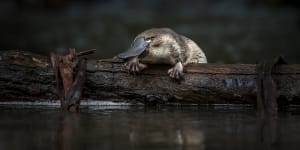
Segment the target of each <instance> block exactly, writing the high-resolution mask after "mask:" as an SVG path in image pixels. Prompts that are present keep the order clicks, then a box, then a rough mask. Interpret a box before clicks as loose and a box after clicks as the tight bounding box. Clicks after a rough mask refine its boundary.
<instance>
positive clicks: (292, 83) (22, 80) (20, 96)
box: [0, 51, 300, 105]
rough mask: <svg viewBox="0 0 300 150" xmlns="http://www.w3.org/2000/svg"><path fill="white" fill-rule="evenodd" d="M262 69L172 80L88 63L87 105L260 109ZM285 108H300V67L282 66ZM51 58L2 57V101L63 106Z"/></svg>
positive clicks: (155, 72)
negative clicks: (258, 88)
mask: <svg viewBox="0 0 300 150" xmlns="http://www.w3.org/2000/svg"><path fill="white" fill-rule="evenodd" d="M256 66H257V65H256V64H198V65H189V66H187V67H185V70H184V72H185V74H184V79H183V80H182V81H180V82H179V81H174V80H171V79H170V78H169V77H168V75H167V70H168V69H169V68H170V67H171V66H168V65H149V67H148V68H147V69H146V70H144V71H143V72H142V73H139V74H136V75H133V74H129V73H128V72H127V71H126V70H124V67H123V62H121V61H118V60H112V59H111V60H89V61H88V62H87V70H86V75H87V76H86V82H85V85H84V93H83V98H84V99H93V100H112V101H116V102H129V103H132V104H134V103H139V102H142V103H145V104H255V103H256V75H257V72H256ZM272 77H273V79H274V81H275V83H276V86H277V90H278V102H279V105H286V104H300V100H299V98H300V64H288V65H286V64H282V65H276V66H275V67H274V70H273V74H272ZM55 87H56V86H55V78H54V74H53V71H52V68H51V66H50V63H49V58H48V57H45V56H39V55H36V54H33V53H30V52H24V51H4V52H1V53H0V101H43V100H58V96H57V94H56V88H55Z"/></svg>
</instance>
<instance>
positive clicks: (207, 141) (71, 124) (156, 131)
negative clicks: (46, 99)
mask: <svg viewBox="0 0 300 150" xmlns="http://www.w3.org/2000/svg"><path fill="white" fill-rule="evenodd" d="M0 118H1V120H0V149H11V150H15V149H30V150H32V149H62V150H69V149H75V150H76V149H78V150H79V149H80V150H81V149H91V150H93V149H125V150H126V149H133V150H135V149H145V150H150V149H151V150H152V149H161V150H168V149H170V150H194V149H197V150H199V149H200V150H201V149H203V150H204V149H284V148H288V149H295V150H296V149H299V148H300V146H299V144H298V139H299V138H300V134H299V133H300V129H299V125H300V116H299V113H298V114H292V113H280V114H279V117H278V118H275V119H274V120H262V119H261V118H257V117H256V114H255V111H254V110H252V109H250V110H249V109H244V108H242V109H230V110H229V109H211V108H166V109H165V108H159V109H145V108H127V109H116V108H115V109H97V110H95V109H84V110H82V112H81V113H74V114H72V113H62V112H60V110H58V109H53V108H52V109H34V108H30V109H28V108H27V109H20V108H18V109H11V108H1V107H0ZM275 122H277V123H275ZM279 127H280V129H279Z"/></svg>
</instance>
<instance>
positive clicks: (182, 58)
mask: <svg viewBox="0 0 300 150" xmlns="http://www.w3.org/2000/svg"><path fill="white" fill-rule="evenodd" d="M140 37H142V38H145V39H146V40H151V42H150V43H149V46H148V48H147V50H146V52H145V53H144V54H143V55H140V56H136V57H135V58H132V59H131V60H129V61H128V62H127V64H129V65H127V66H129V67H127V69H128V70H130V71H133V72H136V71H137V72H139V71H141V70H143V69H144V68H146V67H142V68H138V66H140V65H139V64H141V63H140V61H141V62H144V63H152V64H170V65H174V67H173V68H171V69H169V70H168V74H169V76H170V77H171V78H176V79H178V78H180V77H181V76H182V75H183V73H182V71H183V67H184V66H185V65H187V64H190V63H207V60H206V56H205V54H204V52H203V51H202V50H201V48H200V47H199V46H198V45H197V44H196V43H195V42H194V41H192V40H191V39H189V38H187V37H185V36H182V35H179V34H177V33H176V32H174V31H173V30H171V29H169V28H153V29H149V30H146V31H144V32H142V33H140V34H139V35H137V36H136V38H140ZM132 66H133V67H132Z"/></svg>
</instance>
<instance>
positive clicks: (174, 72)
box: [168, 62, 183, 79]
mask: <svg viewBox="0 0 300 150" xmlns="http://www.w3.org/2000/svg"><path fill="white" fill-rule="evenodd" d="M168 74H169V76H170V77H171V78H173V79H180V78H181V77H183V66H182V64H181V62H178V63H176V65H175V66H174V67H173V68H171V69H169V70H168Z"/></svg>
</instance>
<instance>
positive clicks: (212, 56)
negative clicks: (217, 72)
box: [0, 0, 300, 63]
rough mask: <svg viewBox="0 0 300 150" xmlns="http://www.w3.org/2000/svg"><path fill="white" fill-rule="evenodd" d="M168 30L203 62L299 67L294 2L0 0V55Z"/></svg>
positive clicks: (121, 42) (121, 46) (125, 40)
mask: <svg viewBox="0 0 300 150" xmlns="http://www.w3.org/2000/svg"><path fill="white" fill-rule="evenodd" d="M154 27H169V28H172V29H173V30H175V31H176V32H178V33H179V34H182V35H185V36H187V37H189V38H191V39H192V40H194V41H195V42H196V43H197V44H198V45H199V46H200V47H201V48H202V49H203V51H204V52H205V53H206V56H207V58H208V62H210V63H256V62H258V61H262V60H265V59H272V58H274V57H275V56H278V55H283V56H285V58H286V60H287V61H288V62H289V63H300V60H299V57H300V51H299V49H300V34H299V33H300V3H299V0H184V1H169V0H151V1H149V0H55V1H51V0H1V1H0V33H1V35H2V36H0V50H8V49H22V50H28V51H33V52H36V53H39V54H43V55H49V53H50V52H51V51H53V50H55V49H57V48H70V47H74V48H76V49H77V50H87V49H97V51H96V53H95V54H93V55H91V56H90V58H93V59H100V58H111V57H113V56H115V55H117V54H118V53H120V52H123V51H125V50H126V49H127V48H128V47H129V46H130V44H131V42H132V41H133V39H134V37H135V36H136V35H137V34H139V33H140V32H142V31H144V30H146V29H149V28H154Z"/></svg>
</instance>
